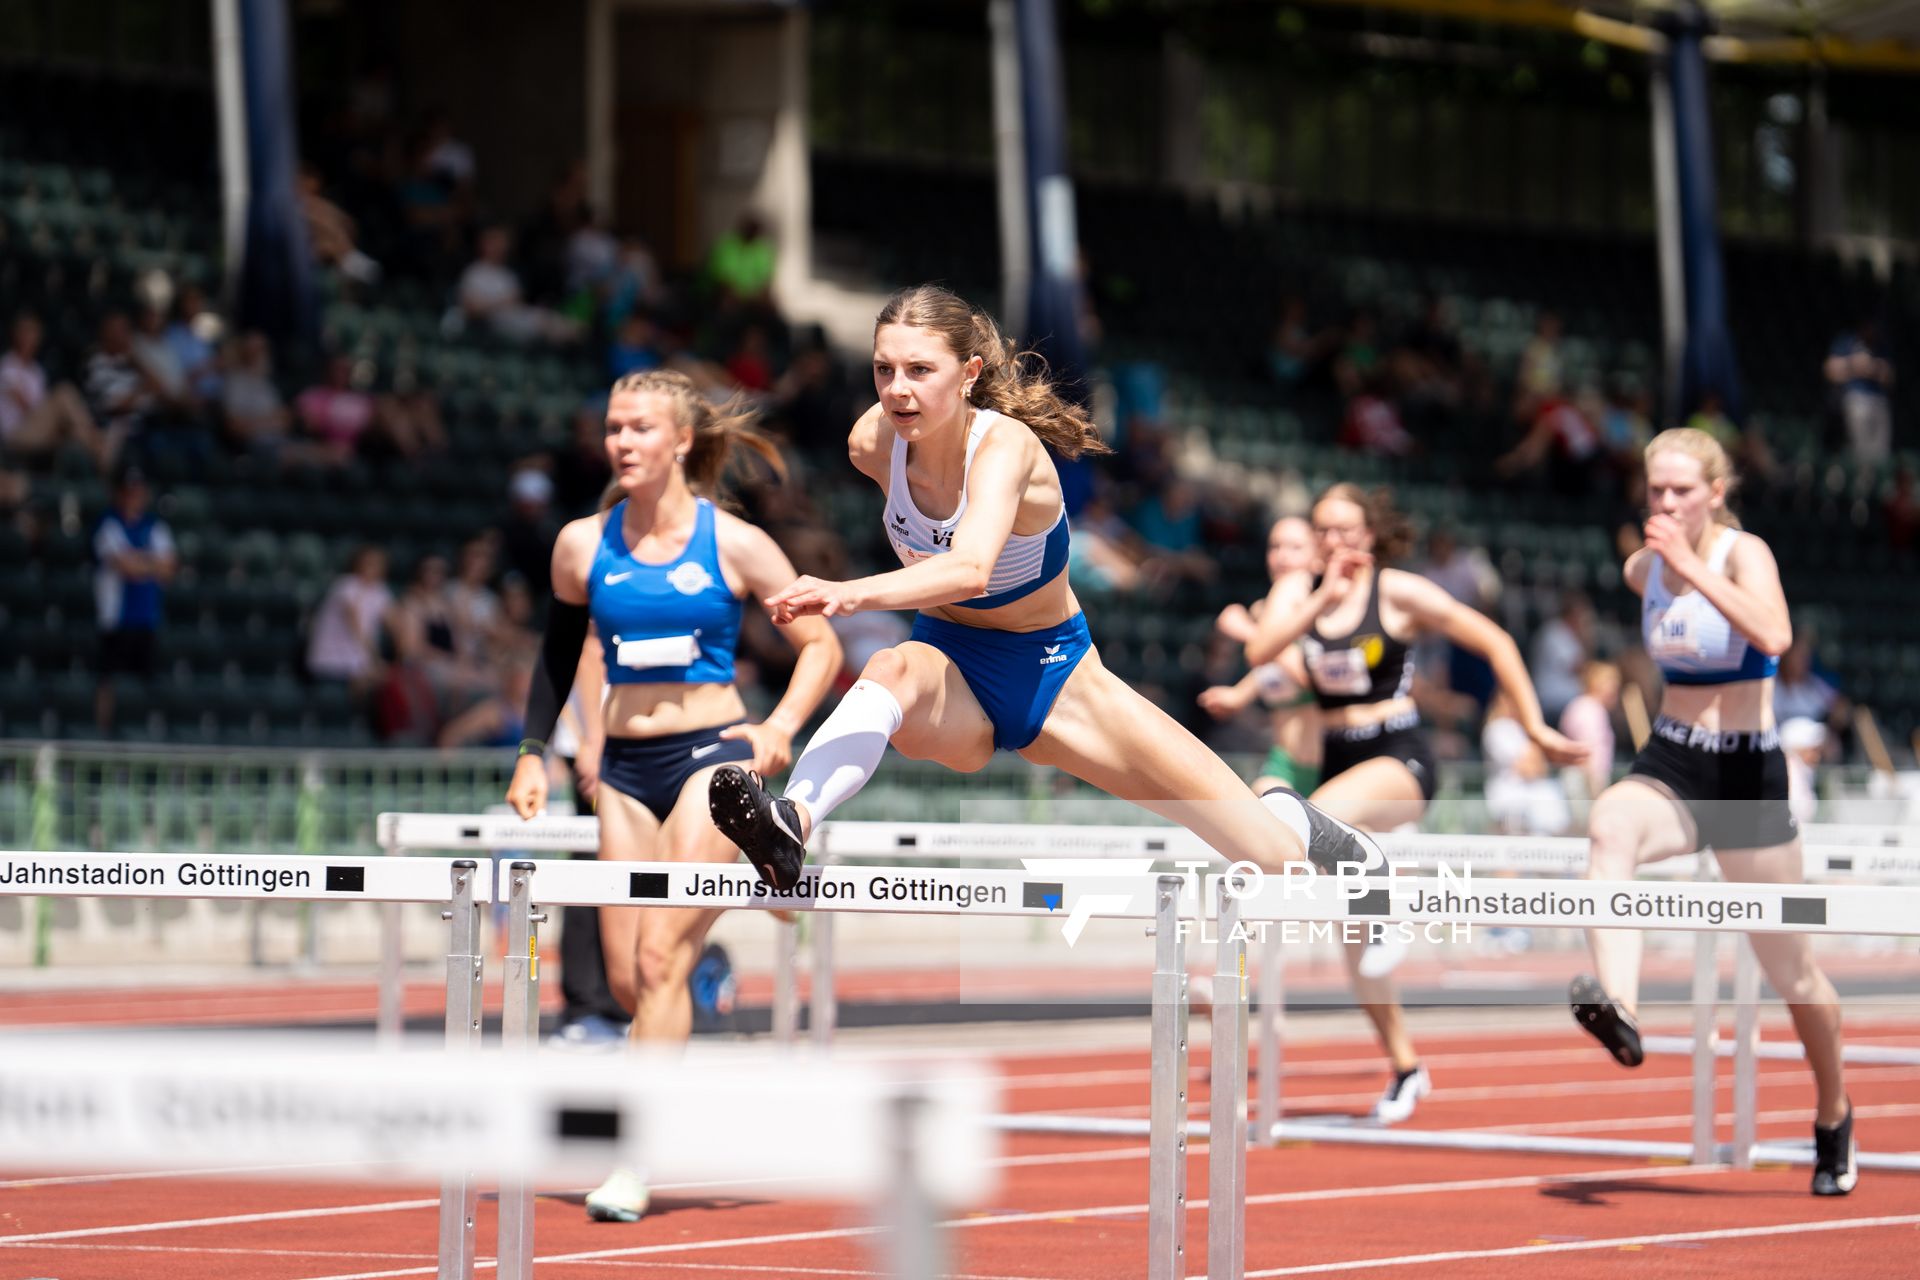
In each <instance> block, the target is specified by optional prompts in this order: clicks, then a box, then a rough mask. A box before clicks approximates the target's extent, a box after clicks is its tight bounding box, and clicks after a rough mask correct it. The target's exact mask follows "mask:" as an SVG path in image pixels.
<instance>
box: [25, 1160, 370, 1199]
mask: <svg viewBox="0 0 1920 1280" xmlns="http://www.w3.org/2000/svg"><path fill="white" fill-rule="evenodd" d="M345 1163H349V1162H347V1161H339V1160H329V1161H316V1162H314V1163H312V1164H237V1165H233V1166H230V1167H228V1168H223V1169H148V1170H145V1171H143V1172H139V1173H71V1174H61V1175H59V1176H57V1177H51V1178H11V1179H8V1180H5V1181H0V1191H18V1190H23V1189H24V1190H32V1189H34V1188H36V1187H69V1186H84V1185H88V1184H91V1183H100V1182H147V1181H150V1180H152V1179H155V1178H219V1177H225V1176H227V1175H229V1174H254V1173H268V1172H275V1173H277V1172H280V1171H282V1170H286V1169H336V1168H339V1167H340V1166H341V1165H342V1164H345ZM356 1167H357V1166H356Z"/></svg>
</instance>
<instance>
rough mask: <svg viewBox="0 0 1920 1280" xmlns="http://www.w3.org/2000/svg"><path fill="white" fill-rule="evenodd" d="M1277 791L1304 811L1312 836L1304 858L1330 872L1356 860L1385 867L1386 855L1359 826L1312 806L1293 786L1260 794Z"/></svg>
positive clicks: (1379, 867)
mask: <svg viewBox="0 0 1920 1280" xmlns="http://www.w3.org/2000/svg"><path fill="white" fill-rule="evenodd" d="M1275 792H1279V793H1280V794H1282V795H1288V796H1292V797H1293V798H1294V799H1295V800H1298V801H1299V802H1300V807H1301V808H1302V809H1304V810H1306V812H1307V830H1308V832H1309V833H1310V835H1311V839H1309V840H1308V841H1307V857H1308V859H1309V860H1310V861H1312V863H1313V865H1314V866H1316V867H1318V868H1320V870H1322V871H1325V872H1328V873H1332V871H1333V870H1334V868H1336V867H1338V866H1339V865H1340V864H1342V863H1349V862H1350V863H1355V864H1358V865H1360V866H1363V867H1367V868H1370V869H1373V870H1377V871H1382V872H1384V871H1385V870H1386V866H1387V855H1386V854H1384V853H1382V852H1381V851H1380V846H1379V845H1377V844H1375V843H1374V842H1373V837H1372V836H1370V835H1368V834H1367V833H1366V832H1364V831H1362V830H1360V828H1358V827H1354V826H1349V825H1348V824H1346V823H1344V822H1342V821H1340V819H1338V818H1336V817H1333V816H1332V815H1330V814H1327V813H1323V812H1321V811H1320V810H1319V809H1317V808H1315V807H1314V806H1313V804H1312V802H1311V801H1309V800H1308V799H1307V798H1306V797H1305V796H1303V795H1301V794H1300V793H1299V792H1298V791H1295V790H1294V789H1293V788H1292V787H1269V788H1268V789H1267V790H1265V791H1263V792H1261V793H1260V798H1261V799H1263V800H1264V799H1266V798H1267V797H1268V796H1270V795H1273V794H1274V793H1275Z"/></svg>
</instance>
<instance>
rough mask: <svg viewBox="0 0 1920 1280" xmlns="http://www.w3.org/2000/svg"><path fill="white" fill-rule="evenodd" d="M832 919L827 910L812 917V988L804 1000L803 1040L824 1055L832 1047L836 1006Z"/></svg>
mask: <svg viewBox="0 0 1920 1280" xmlns="http://www.w3.org/2000/svg"><path fill="white" fill-rule="evenodd" d="M833 917H834V913H833V912H831V911H817V912H815V913H814V916H813V975H812V977H813V989H812V991H811V992H810V993H809V999H808V1001H807V1039H808V1040H809V1041H810V1042H811V1043H812V1044H813V1047H814V1048H816V1049H818V1050H821V1051H822V1052H825V1051H826V1050H827V1049H828V1048H829V1047H830V1046H832V1044H833V1026H834V1023H835V1022H836V1021H837V1020H838V1015H839V1012H840V1010H839V1006H838V1005H837V1004H836V1003H835V1000H834V991H833Z"/></svg>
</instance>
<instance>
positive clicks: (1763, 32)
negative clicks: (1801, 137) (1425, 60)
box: [1332, 0, 1920, 72]
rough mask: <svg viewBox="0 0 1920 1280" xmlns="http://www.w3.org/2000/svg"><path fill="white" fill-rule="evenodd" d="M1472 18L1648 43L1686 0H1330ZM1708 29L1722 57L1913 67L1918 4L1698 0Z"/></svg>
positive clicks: (1919, 62) (1917, 57)
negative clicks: (1710, 26)
mask: <svg viewBox="0 0 1920 1280" xmlns="http://www.w3.org/2000/svg"><path fill="white" fill-rule="evenodd" d="M1332 2H1333V3H1336V4H1364V5H1368V6H1371V7H1382V6H1384V7H1392V8H1398V9H1406V10H1411V11H1414V12H1417V13H1427V14H1433V15H1436V16H1440V17H1450V18H1459V19H1463V20H1466V21H1472V22H1501V23H1509V24H1512V25H1515V26H1533V27H1554V28H1559V29H1563V30H1572V31H1575V32H1578V33H1579V34H1582V35H1585V36H1587V37H1589V38H1590V39H1594V40H1602V41H1605V42H1607V43H1609V44H1617V45H1623V46H1626V47H1628V48H1636V49H1641V50H1644V51H1650V50H1652V49H1655V48H1658V47H1659V44H1660V38H1659V36H1658V35H1657V34H1656V31H1657V28H1658V27H1659V26H1660V25H1661V24H1662V23H1663V21H1665V20H1667V19H1669V18H1671V16H1672V15H1673V14H1674V13H1676V12H1677V11H1679V10H1681V9H1683V8H1693V7H1694V4H1693V2H1692V0H1638V2H1636V0H1584V2H1582V0H1332ZM1698 7H1699V8H1701V9H1704V10H1705V11H1706V13H1707V14H1708V15H1709V16H1710V17H1711V18H1712V22H1713V27H1714V30H1715V33H1716V34H1715V35H1714V36H1713V37H1711V38H1710V40H1709V42H1708V53H1709V54H1710V55H1711V56H1713V57H1714V58H1716V59H1718V60H1721V61H1727V62H1775V63H1780V62H1785V63H1809V64H1824V65H1828V66H1834V67H1851V68H1856V69H1859V70H1868V71H1899V72H1920V4H1916V3H1914V2H1913V0H1699V5H1698Z"/></svg>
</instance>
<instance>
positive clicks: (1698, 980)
mask: <svg viewBox="0 0 1920 1280" xmlns="http://www.w3.org/2000/svg"><path fill="white" fill-rule="evenodd" d="M379 831H380V839H381V843H382V845H383V846H384V847H387V848H389V849H390V850H395V849H401V848H469V849H491V850H498V849H504V848H521V849H527V850H542V851H567V850H575V849H593V848H596V847H597V844H598V837H599V822H598V819H596V818H592V817H574V818H537V819H534V820H533V821H532V822H522V821H521V820H520V819H519V818H518V817H516V816H514V815H512V814H488V815H471V816H468V815H447V814H382V815H381V816H380V822H379ZM1804 836H1805V839H1806V841H1807V843H1806V844H1804V845H1803V857H1804V868H1805V874H1806V877H1807V878H1808V879H1809V880H1842V881H1846V882H1852V883H1855V884H1865V883H1885V884H1915V883H1920V849H1914V848H1902V847H1900V842H1901V841H1902V840H1913V839H1920V829H1916V828H1910V827H1900V826H1846V825H1837V824H1812V825H1809V826H1808V827H1807V828H1805V831H1804ZM1375 838H1376V839H1377V840H1378V842H1379V844H1380V845H1381V847H1382V849H1383V850H1384V851H1385V852H1386V854H1387V856H1388V858H1389V859H1391V860H1392V861H1393V862H1394V863H1395V864H1396V865H1398V866H1402V867H1406V866H1411V867H1414V868H1418V869H1432V870H1437V869H1439V868H1441V867H1445V868H1447V869H1449V870H1452V871H1455V872H1460V873H1466V874H1481V873H1486V874H1507V873H1515V874H1522V875H1528V876H1541V875H1558V876H1563V877H1568V878H1572V877H1578V876H1579V875H1581V873H1582V872H1584V870H1585V868H1586V860H1587V841H1586V839H1585V838H1584V837H1576V836H1563V837H1524V836H1456V835H1435V834H1427V833H1398V834H1385V835H1380V836H1377V837H1375ZM810 845H811V851H812V853H813V856H814V858H815V861H814V862H813V863H812V864H811V865H812V866H813V867H815V868H816V869H817V868H820V867H830V866H834V865H837V864H841V863H871V862H873V861H876V860H878V861H883V862H892V863H896V864H904V863H913V862H919V861H922V860H928V861H946V862H951V861H954V860H956V859H965V860H967V861H969V862H976V863H977V862H983V861H984V862H1000V863H1006V862H1034V861H1037V860H1045V861H1047V862H1063V863H1064V862H1071V861H1079V860H1099V859H1114V860H1135V861H1137V860H1141V859H1146V860H1148V861H1150V862H1153V863H1156V864H1159V865H1162V866H1165V865H1168V864H1172V863H1179V864H1186V865H1191V864H1194V863H1198V862H1202V861H1206V862H1211V863H1213V864H1215V865H1216V866H1221V865H1224V864H1225V863H1226V861H1227V859H1225V858H1224V857H1222V856H1221V855H1220V854H1218V853H1217V852H1215V851H1214V850H1213V849H1212V848H1211V847H1209V846H1208V845H1206V844H1205V843H1204V842H1202V841H1201V840H1200V839H1199V838H1198V837H1197V836H1195V835H1193V834H1192V833H1191V832H1189V831H1187V830H1186V829H1184V828H1181V827H1156V826H1120V825H1112V826H1024V825H1014V824H1006V823H939V822H826V823H822V824H821V826H820V829H819V831H817V832H816V833H814V838H813V839H812V841H810ZM1066 869H1068V870H1070V869H1071V868H1070V867H1069V868H1066ZM1714 874H1715V872H1714V864H1713V863H1712V860H1711V859H1710V858H1709V857H1708V856H1707V855H1705V854H1702V855H1700V857H1699V859H1698V870H1696V869H1695V865H1694V862H1693V861H1692V860H1689V859H1685V858H1673V859H1668V860H1666V861H1664V862H1660V863H1654V864H1651V865H1649V866H1646V867H1643V868H1641V869H1640V872H1639V876H1640V878H1642V879H1646V880H1684V879H1695V878H1710V877H1712V876H1713V875H1714ZM834 915H835V913H833V912H820V913H817V914H816V915H815V916H814V917H813V918H812V920H811V922H810V923H811V947H812V965H811V972H812V993H811V997H810V1018H809V1027H810V1031H809V1035H810V1038H811V1040H812V1041H813V1043H814V1044H815V1045H816V1046H819V1047H823V1048H824V1047H825V1046H826V1045H827V1044H828V1043H830V1042H831V1039H832V1035H833V1031H834V1027H835V1023H836V1020H837V1019H836V1012H837V1003H836V997H835V990H834V935H835V928H834ZM795 936H796V934H795V931H794V929H793V927H792V926H791V925H788V924H785V923H784V922H783V923H782V924H781V926H780V946H779V948H778V950H777V952H776V961H775V974H774V979H775V994H774V1010H773V1013H774V1030H775V1034H776V1037H777V1038H779V1039H782V1040H783V1041H784V1040H790V1039H792V1038H793V1036H794V1035H795V1033H796V1027H797V1016H796V1008H797V994H796V991H795V968H796V966H795V964H794V962H793V956H794V951H793V948H794V940H795ZM1717 949H1718V938H1717V936H1716V935H1715V934H1713V933H1711V932H1701V933H1698V934H1697V935H1696V941H1695V950H1694V974H1693V992H1692V995H1693V1004H1694V1035H1693V1036H1692V1037H1691V1038H1688V1037H1683V1036H1654V1037H1649V1038H1648V1040H1647V1041H1646V1046H1647V1051H1648V1052H1649V1053H1650V1054H1691V1055H1692V1056H1693V1060H1694V1097H1693V1101H1692V1111H1693V1115H1694V1129H1693V1135H1692V1144H1691V1148H1690V1150H1689V1151H1688V1153H1687V1154H1689V1155H1690V1156H1691V1158H1693V1159H1695V1160H1696V1161H1708V1160H1711V1159H1714V1158H1715V1155H1716V1153H1717V1151H1718V1147H1717V1146H1716V1138H1715V1134H1714V1121H1713V1117H1714V1111H1715V1107H1714V1090H1715V1075H1714V1067H1713V1063H1714V1058H1715V1056H1716V1055H1718V1056H1732V1057H1734V1058H1735V1060H1736V1072H1735V1075H1736V1088H1735V1092H1734V1110H1735V1114H1736V1116H1737V1117H1742V1118H1743V1119H1742V1121H1741V1123H1742V1124H1744V1123H1745V1120H1744V1117H1747V1116H1750V1115H1751V1114H1753V1112H1754V1111H1755V1110H1756V1108H1757V1105H1758V1103H1757V1097H1756V1091H1755V1089H1754V1088H1753V1087H1751V1086H1752V1084H1753V1082H1754V1080H1755V1072H1754V1068H1753V1066H1752V1064H1751V1062H1750V1061H1748V1059H1747V1058H1746V1057H1744V1056H1742V1055H1743V1054H1758V1055H1760V1056H1762V1057H1775V1056H1780V1055H1782V1054H1787V1055H1792V1054H1797V1053H1798V1052H1799V1050H1798V1046H1797V1045H1785V1044H1769V1043H1766V1042H1762V1041H1760V1040H1758V1038H1757V1036H1756V1035H1752V1034H1749V1035H1746V1036H1744V1037H1741V1038H1738V1039H1736V1041H1735V1042H1734V1043H1733V1044H1720V1043H1719V1042H1718V1041H1717V1040H1716V1038H1715V1026H1716V1022H1717V1018H1716V1009H1717V1003H1718V986H1719V982H1718V973H1717V969H1716V958H1717ZM393 954H394V955H395V956H396V957H397V954H398V952H397V947H396V949H395V950H394V952H393ZM1283 955H1284V952H1283V949H1282V948H1281V947H1280V946H1278V945H1272V946H1256V947H1255V948H1254V959H1253V965H1254V968H1255V970H1256V981H1257V990H1258V993H1259V1017H1258V1021H1257V1024H1256V1028H1255V1033H1254V1034H1255V1036H1256V1045H1257V1048H1258V1060H1259V1061H1260V1063H1261V1064H1262V1067H1261V1071H1260V1077H1259V1081H1258V1096H1257V1099H1256V1103H1257V1105H1256V1109H1255V1114H1256V1117H1257V1123H1256V1124H1255V1125H1254V1133H1255V1134H1256V1136H1257V1137H1258V1138H1259V1139H1260V1140H1262V1141H1266V1142H1272V1141H1278V1140H1279V1138H1280V1136H1281V1134H1280V1130H1279V1127H1278V1126H1279V1124H1280V1110H1281V1089H1280V1078H1281V1071H1280V1069H1279V1068H1280V1063H1281V1062H1282V1060H1283V1051H1284V1046H1283V1037H1282V1035H1281V1020H1282V1017H1283V1012H1282V1011H1283V1009H1284V1004H1285V991H1284V976H1283V975H1284V960H1283ZM1754 966H1755V961H1754V959H1753V955H1752V950H1751V948H1748V947H1736V971H1735V980H1736V983H1737V984H1749V983H1752V982H1753V981H1754V980H1755V972H1754ZM393 973H394V977H395V982H394V984H393V986H394V990H395V991H396V996H395V999H394V1002H393V1003H394V1015H393V1016H394V1020H395V1021H394V1026H395V1028H396V1029H397V1026H398V1022H397V1018H398V1000H397V978H398V967H397V964H396V965H395V967H394V969H393ZM385 990H386V986H385V984H383V1010H384V1009H385V999H384V992H385ZM1742 1007H1744V1008H1747V1009H1749V1010H1751V1009H1752V1005H1750V1004H1746V1005H1743V1006H1742ZM1741 1046H1745V1048H1744V1049H1742V1048H1741ZM1846 1060H1847V1061H1848V1062H1859V1063H1867V1062H1887V1063H1902V1064H1920V1052H1915V1051H1911V1050H1887V1049H1868V1048H1865V1047H1862V1046H1848V1048H1847V1050H1846ZM1268 1064H1271V1066H1269V1065H1268ZM1291 1123H1292V1124H1293V1125H1294V1126H1295V1128H1297V1126H1298V1125H1299V1124H1301V1123H1304V1122H1299V1121H1296V1122H1291ZM1008 1124H1009V1127H1012V1128H1017V1129H1019V1130H1021V1131H1024V1132H1048V1133H1076V1134H1085V1135H1105V1136H1135V1137H1140V1136H1146V1134H1147V1130H1148V1124H1147V1122H1145V1121H1140V1120H1117V1119H1106V1118H1100V1117H1084V1116H1081V1117H1065V1116H1060V1117H1047V1116H1023V1117H1019V1118H1018V1119H1017V1120H1012V1119H1010V1120H1009V1121H1008ZM1192 1132H1193V1133H1195V1134H1199V1133H1201V1132H1204V1125H1201V1124H1199V1123H1197V1122H1196V1123H1195V1124H1194V1125H1193V1126H1192ZM1288 1132H1289V1136H1292V1134H1293V1133H1294V1130H1293V1129H1290V1130H1289V1131H1288ZM1372 1132H1375V1131H1372V1130H1366V1129H1354V1130H1351V1131H1350V1133H1349V1136H1347V1137H1346V1138H1345V1139H1344V1140H1346V1141H1352V1142H1363V1141H1369V1140H1371V1139H1369V1138H1368V1137H1366V1136H1365V1135H1367V1134H1369V1133H1372ZM1516 1141H1518V1140H1516ZM1587 1150H1589V1152H1590V1153H1601V1152H1603V1151H1606V1150H1611V1151H1615V1152H1617V1153H1626V1152H1625V1149H1624V1148H1621V1147H1619V1146H1618V1144H1614V1145H1612V1146H1609V1145H1608V1142H1607V1141H1606V1140H1601V1139H1594V1140H1590V1141H1589V1144H1588V1147H1587ZM1678 1150H1679V1148H1678V1146H1677V1144H1675V1145H1672V1146H1670V1147H1666V1146H1663V1147H1661V1148H1660V1149H1659V1151H1658V1152H1655V1153H1653V1154H1658V1155H1663V1156H1665V1155H1673V1154H1675V1153H1676V1152H1678ZM1631 1154H1647V1153H1646V1152H1644V1151H1641V1150H1639V1149H1635V1151H1633V1152H1632V1153H1631ZM1749 1158H1750V1156H1749V1154H1748V1152H1747V1149H1746V1148H1745V1147H1741V1146H1739V1144H1738V1143H1737V1142H1736V1149H1735V1151H1734V1154H1733V1159H1734V1161H1735V1163H1736V1164H1740V1165H1743V1166H1744V1164H1745V1163H1746V1162H1747V1160H1748V1159H1749Z"/></svg>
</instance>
